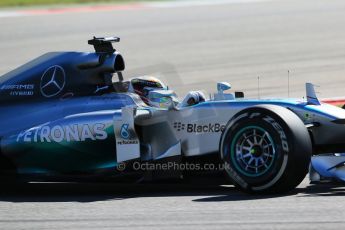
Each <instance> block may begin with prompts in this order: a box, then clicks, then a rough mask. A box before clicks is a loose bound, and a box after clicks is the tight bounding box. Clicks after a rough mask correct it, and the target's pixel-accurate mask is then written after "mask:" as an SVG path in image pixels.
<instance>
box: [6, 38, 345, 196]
mask: <svg viewBox="0 0 345 230" xmlns="http://www.w3.org/2000/svg"><path fill="white" fill-rule="evenodd" d="M118 41H119V38H115V37H112V38H93V39H92V40H89V44H91V45H93V46H94V48H95V52H92V53H84V52H54V53H47V54H45V55H43V56H41V57H39V58H37V59H35V60H33V61H31V62H29V63H27V64H25V65H24V66H21V67H19V68H18V69H16V70H14V71H12V72H9V73H7V74H5V75H4V76H2V77H1V78H0V95H1V97H0V103H1V106H0V110H1V113H0V117H1V119H0V127H1V129H0V137H1V139H0V141H1V143H0V146H1V153H0V156H1V158H0V165H1V168H0V170H1V175H2V177H1V178H2V180H3V182H9V181H12V180H20V181H38V180H39V181H41V180H45V181H80V180H93V179H96V180H110V181H114V182H145V181H161V180H182V181H183V180H187V181H190V182H192V181H193V180H194V179H193V178H196V179H195V180H197V179H198V178H200V177H205V178H206V177H207V175H208V173H209V174H212V175H214V176H215V177H217V178H219V177H222V176H223V177H224V178H228V179H230V181H231V182H232V183H233V184H235V186H237V187H238V188H240V189H242V190H243V191H246V192H252V193H279V192H286V191H289V190H291V189H293V188H295V187H296V186H297V185H298V184H299V183H300V182H301V181H302V180H303V179H304V178H305V176H306V174H307V173H308V169H309V165H310V160H311V157H312V155H313V156H316V155H318V154H321V153H331V152H336V151H340V152H341V151H344V150H345V139H344V136H345V127H344V124H345V110H342V109H341V108H338V107H336V106H332V105H328V104H324V103H320V101H319V100H318V98H317V97H316V94H315V91H314V88H313V85H312V84H310V83H307V84H306V91H307V100H304V99H303V100H302V99H301V100H294V99H277V100H275V99H274V100H273V99H270V100H249V99H244V98H243V93H235V94H232V93H226V92H225V91H226V90H228V89H229V88H230V85H229V84H227V83H224V82H220V83H218V84H217V90H218V91H217V93H215V94H214V95H212V96H211V97H210V98H208V99H205V100H201V101H199V102H197V103H194V104H191V105H188V104H187V105H182V106H181V105H180V104H179V103H178V101H177V99H176V96H175V94H174V93H173V92H172V91H171V90H168V89H164V90H151V91H148V92H147V93H148V95H147V96H148V97H149V98H152V99H154V100H157V101H158V102H159V103H162V104H164V106H161V107H160V106H156V107H155V106H150V105H148V104H147V103H145V102H144V101H143V100H142V98H141V97H140V96H139V95H137V94H136V93H133V92H130V91H129V85H130V82H128V81H125V80H124V79H123V76H122V71H123V70H124V69H125V64H124V60H123V57H122V56H121V54H120V53H118V52H117V51H116V50H115V49H114V48H113V46H112V43H113V42H118ZM116 75H117V76H118V80H117V81H113V79H112V78H113V77H115V76H116ZM187 164H188V165H189V166H193V167H190V168H191V170H186V165H187ZM211 164H214V165H213V166H215V167H210V166H211ZM218 164H219V165H218ZM217 165H218V166H219V167H218V166H217ZM182 166H183V167H182ZM220 166H222V167H220ZM209 169H211V170H209ZM194 171H197V173H196V172H194ZM211 171H212V172H211ZM214 171H217V172H220V173H214ZM223 174H224V175H223ZM211 178H212V177H211ZM209 181H210V182H212V181H213V179H211V180H209Z"/></svg>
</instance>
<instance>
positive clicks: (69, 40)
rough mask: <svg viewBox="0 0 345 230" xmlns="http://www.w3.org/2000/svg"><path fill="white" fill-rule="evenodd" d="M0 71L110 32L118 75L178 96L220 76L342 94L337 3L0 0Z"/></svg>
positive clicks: (283, 91)
mask: <svg viewBox="0 0 345 230" xmlns="http://www.w3.org/2000/svg"><path fill="white" fill-rule="evenodd" d="M0 6H1V8H0V28H1V30H0V51H1V56H0V75H2V74H5V73H6V72H8V71H10V70H12V69H14V68H16V67H18V66H19V65H21V64H24V63H25V62H27V61H29V60H31V59H33V58H35V57H37V56H39V55H41V54H43V53H46V52H50V51H66V50H71V51H72V50H76V51H92V47H91V46H88V45H87V40H88V39H89V38H91V37H92V36H94V35H95V36H119V37H121V42H120V43H119V44H116V48H117V50H118V51H120V52H121V53H122V54H123V55H124V57H125V61H126V71H125V72H124V76H125V78H127V79H128V78H130V77H133V76H138V75H154V76H157V77H160V78H162V80H164V81H166V82H167V83H168V84H169V86H170V88H171V89H175V90H176V92H177V93H178V94H179V96H180V97H183V96H184V95H185V94H186V93H187V92H188V91H189V90H192V89H195V90H196V89H202V90H206V91H207V92H209V93H211V92H214V91H215V90H216V82H218V81H228V82H230V83H231V84H232V86H233V89H234V90H236V91H240V90H243V91H244V92H245V95H246V96H249V97H257V96H258V77H260V95H261V97H287V96H288V71H289V72H290V96H291V97H298V98H301V97H303V96H304V94H305V90H304V84H305V82H313V83H314V84H316V85H318V86H320V87H319V88H318V89H317V90H318V91H319V92H320V95H319V96H320V97H322V98H326V97H340V96H343V95H345V30H344V28H345V27H344V25H345V17H344V15H345V1H343V0H332V1H329V0H214V1H211V0H209V1H207V0H187V1H178V0H177V1H132V0H121V1H102V2H99V1H92V0H86V1H85V0H84V1H83V0H59V1H58V0H0Z"/></svg>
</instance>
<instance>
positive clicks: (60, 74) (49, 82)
mask: <svg viewBox="0 0 345 230" xmlns="http://www.w3.org/2000/svg"><path fill="white" fill-rule="evenodd" d="M65 83H66V74H65V71H64V69H63V68H62V67H61V66H58V65H54V66H51V67H49V68H48V69H47V70H46V71H45V72H44V73H43V75H42V77H41V83H40V90H41V93H42V95H43V96H45V97H54V96H56V95H58V94H59V93H60V92H61V91H62V90H63V89H64V87H65Z"/></svg>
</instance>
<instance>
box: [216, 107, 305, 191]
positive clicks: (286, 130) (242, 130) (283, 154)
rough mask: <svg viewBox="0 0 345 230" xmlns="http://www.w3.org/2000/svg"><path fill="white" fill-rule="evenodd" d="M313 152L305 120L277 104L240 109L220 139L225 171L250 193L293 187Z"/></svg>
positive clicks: (238, 185) (298, 181)
mask: <svg viewBox="0 0 345 230" xmlns="http://www.w3.org/2000/svg"><path fill="white" fill-rule="evenodd" d="M311 153H312V143H311V140H310V136H309V134H308V131H307V129H306V127H305V125H304V124H303V122H302V121H301V120H300V119H299V118H298V117H297V115H296V114H294V113H293V112H292V111H290V110H288V109H286V108H283V107H280V106H276V105H262V106H256V107H252V108H248V109H245V110H242V111H240V112H239V113H238V114H236V115H235V116H234V117H233V118H232V119H231V120H230V121H229V122H228V124H227V125H226V127H225V130H224V132H223V133H222V137H221V141H220V154H221V158H222V160H223V163H224V165H225V172H226V174H227V175H228V177H229V178H230V179H231V181H232V182H233V183H234V184H235V186H237V187H239V188H240V189H241V190H243V191H245V192H249V193H282V192H287V191H290V190H292V189H294V188H295V187H296V186H297V185H298V184H300V183H301V182H302V180H303V179H304V177H305V176H306V174H307V172H308V167H309V162H310V158H311Z"/></svg>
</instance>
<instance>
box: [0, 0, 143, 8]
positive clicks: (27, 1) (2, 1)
mask: <svg viewBox="0 0 345 230" xmlns="http://www.w3.org/2000/svg"><path fill="white" fill-rule="evenodd" d="M102 2H103V3H106V2H108V3H111V2H114V3H123V2H138V0H102V1H97V0H0V7H6V6H33V5H57V4H80V3H102Z"/></svg>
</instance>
